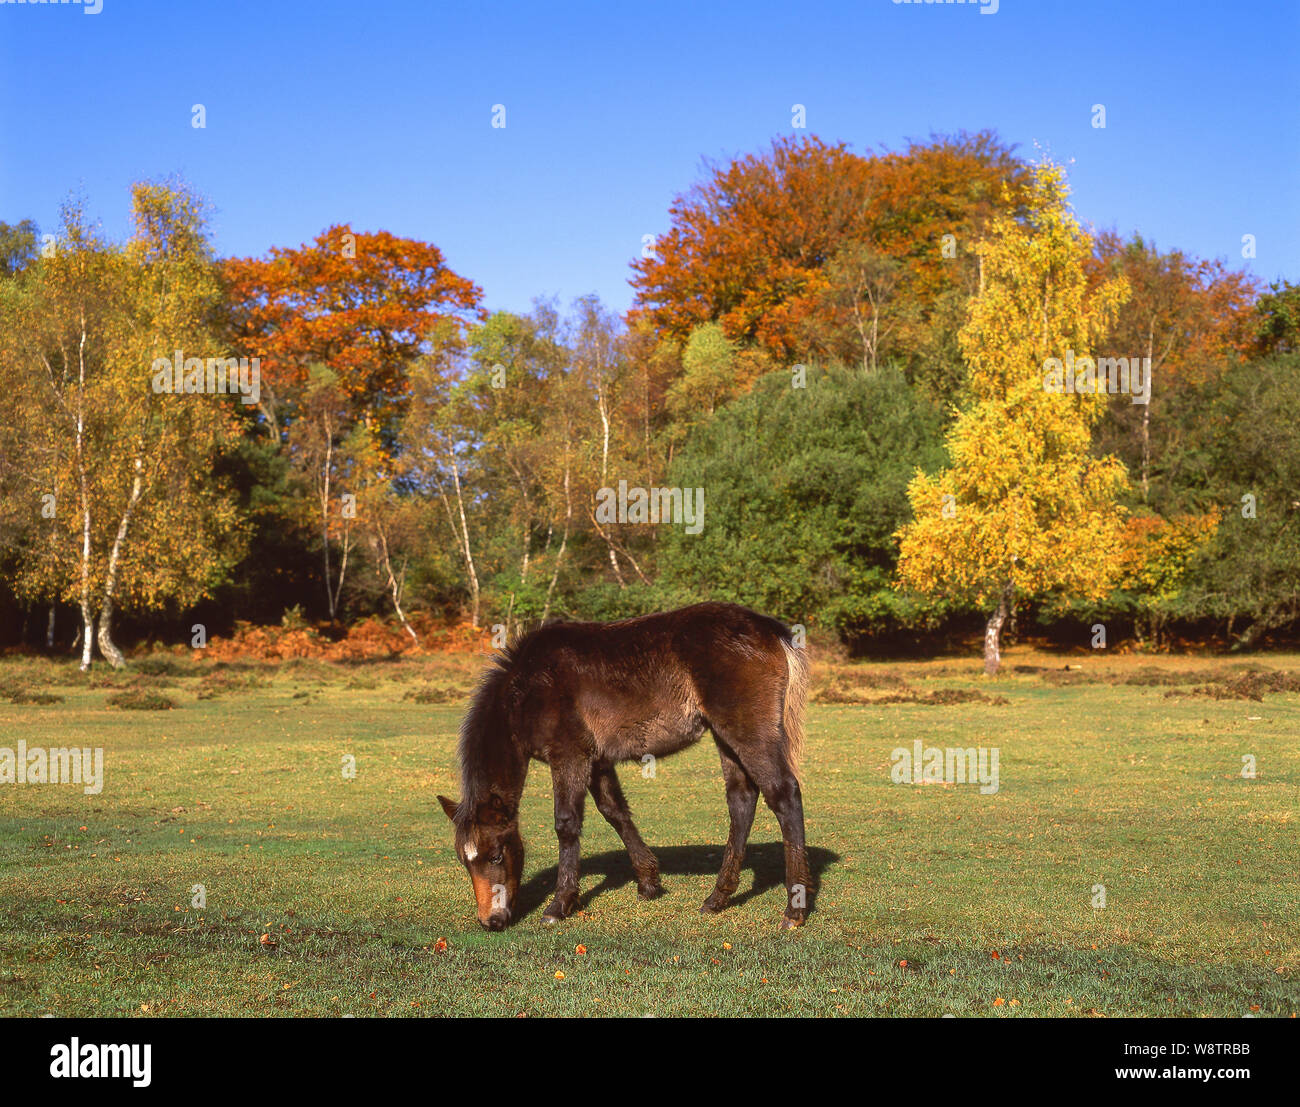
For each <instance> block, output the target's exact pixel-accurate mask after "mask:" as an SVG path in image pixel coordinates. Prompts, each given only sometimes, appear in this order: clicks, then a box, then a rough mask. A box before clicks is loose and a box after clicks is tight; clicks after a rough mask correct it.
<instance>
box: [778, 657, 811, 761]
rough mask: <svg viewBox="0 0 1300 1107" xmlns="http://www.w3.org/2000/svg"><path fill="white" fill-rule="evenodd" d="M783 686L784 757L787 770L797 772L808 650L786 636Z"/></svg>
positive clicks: (801, 750) (801, 741) (800, 747)
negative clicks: (787, 764) (784, 680)
mask: <svg viewBox="0 0 1300 1107" xmlns="http://www.w3.org/2000/svg"><path fill="white" fill-rule="evenodd" d="M781 648H782V649H783V650H785V667H786V674H787V679H786V685H785V707H784V716H783V721H784V723H785V741H786V747H785V756H786V760H787V761H788V762H789V764H790V770H791V771H792V772H793V773H794V774H795V776H798V775H799V759H800V757H802V756H803V712H804V707H805V706H806V705H807V703H808V673H809V665H808V650H807V647H805V648H803V649H799V648H798V647H796V646H794V645H793V644H792V643H791V642H790V641H788V640H787V639H785V638H782V639H781Z"/></svg>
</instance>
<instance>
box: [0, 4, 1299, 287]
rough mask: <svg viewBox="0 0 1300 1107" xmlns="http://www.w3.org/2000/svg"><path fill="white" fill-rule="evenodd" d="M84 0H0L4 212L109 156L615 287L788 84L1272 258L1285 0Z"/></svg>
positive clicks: (842, 109)
mask: <svg viewBox="0 0 1300 1107" xmlns="http://www.w3.org/2000/svg"><path fill="white" fill-rule="evenodd" d="M102 3H103V10H102V12H100V13H99V14H97V15H88V14H86V12H84V11H82V10H80V9H79V8H77V7H74V6H71V5H67V6H51V7H41V6H31V5H13V4H4V3H0V219H2V220H5V221H8V222H15V221H17V220H19V219H22V218H25V217H31V218H34V219H35V220H36V221H37V222H38V223H39V224H41V226H42V228H43V229H51V230H52V229H53V227H54V224H55V221H56V218H57V212H58V207H59V204H60V202H61V201H62V200H63V199H64V198H65V197H66V196H67V195H68V193H69V192H70V191H72V190H79V191H81V192H82V193H83V194H84V195H85V197H86V198H87V200H88V203H89V206H90V209H91V211H93V212H94V213H96V214H97V215H99V216H100V217H101V219H102V220H103V224H104V227H105V229H106V230H107V231H108V232H109V233H110V234H112V235H115V236H121V235H124V234H125V232H126V228H127V219H126V205H127V189H128V186H129V184H130V182H131V181H133V180H137V179H141V178H157V177H163V176H168V175H172V174H180V175H182V176H183V177H184V178H185V179H186V180H187V181H189V183H190V184H191V185H193V186H194V187H195V188H196V189H197V190H198V191H199V192H201V193H203V194H204V195H205V196H206V197H207V198H208V199H209V200H210V202H211V203H212V205H213V206H214V208H215V218H214V230H215V242H216V246H217V249H218V251H219V252H220V253H222V254H239V255H247V254H262V253H264V252H265V251H266V250H267V249H268V248H269V247H270V246H272V245H297V244H299V243H301V242H305V241H309V240H310V239H311V238H312V237H314V235H316V234H317V233H318V232H319V231H321V230H322V229H323V228H325V227H326V226H328V225H330V224H332V223H337V222H351V223H352V225H353V226H354V228H356V229H364V230H376V229H381V228H382V229H386V230H389V231H392V232H394V233H396V234H400V235H407V236H411V237H416V238H422V239H426V240H428V241H431V242H434V243H436V244H437V245H438V246H439V247H440V248H442V250H443V251H444V253H445V254H446V256H447V259H448V262H449V264H450V265H451V266H452V267H453V268H454V269H456V270H457V271H458V272H460V273H462V274H463V275H465V276H468V277H470V278H472V279H473V280H475V281H477V282H478V283H479V284H480V285H482V286H483V288H484V291H485V293H486V301H487V304H488V306H489V307H492V308H509V309H516V310H521V309H526V308H527V307H528V305H529V303H530V301H531V299H532V298H533V297H534V296H536V295H538V294H547V295H550V294H555V295H558V296H560V297H561V299H563V300H566V301H567V300H568V299H570V298H572V297H574V296H577V295H580V294H582V293H585V292H589V291H596V292H598V293H600V294H601V296H602V297H604V299H605V301H606V302H607V303H608V304H609V305H610V306H611V307H613V308H616V309H618V310H623V309H625V308H626V307H627V306H628V304H629V303H630V300H631V291H630V289H629V287H628V285H627V278H628V275H629V270H628V262H629V260H630V259H631V258H632V257H634V256H635V255H636V254H637V253H638V252H639V250H640V248H641V240H642V235H645V234H655V233H659V232H662V231H663V230H665V229H666V227H667V211H668V206H669V204H670V202H671V201H672V198H673V196H674V195H675V194H676V193H678V192H680V191H683V190H684V189H686V188H687V187H688V186H689V185H690V184H691V183H692V182H693V181H694V180H696V179H697V178H698V177H699V175H700V170H701V162H702V159H703V158H706V157H707V158H711V159H719V158H726V157H730V156H733V155H737V154H743V153H747V152H750V151H753V150H757V149H759V148H761V147H764V146H765V145H766V144H767V143H769V142H770V141H771V139H772V138H773V137H774V136H776V135H779V134H783V133H789V132H790V131H791V106H792V105H793V104H796V103H800V104H803V105H805V107H806V111H807V122H808V131H809V132H811V133H814V134H817V135H819V136H820V137H822V138H824V139H828V140H837V141H840V140H842V141H846V142H848V143H849V144H850V145H851V146H852V147H853V148H854V149H857V150H865V149H869V148H876V147H898V146H900V145H901V144H903V143H904V142H905V140H906V139H907V138H909V137H915V138H925V137H926V136H928V135H929V134H930V133H931V132H952V131H956V130H960V129H963V128H964V129H966V130H969V131H976V130H979V129H981V128H984V127H991V128H994V129H996V130H997V131H998V132H999V134H1000V135H1001V136H1002V138H1003V139H1004V140H1005V141H1007V142H1012V143H1018V144H1019V145H1020V151H1021V152H1022V153H1026V154H1030V155H1032V154H1033V153H1034V151H1035V147H1036V146H1037V147H1040V148H1042V149H1044V150H1046V151H1048V152H1050V153H1051V154H1052V156H1054V157H1055V158H1056V159H1058V160H1062V161H1065V162H1067V164H1069V169H1070V177H1071V182H1072V185H1073V188H1074V202H1075V206H1076V210H1077V211H1078V213H1079V215H1080V217H1081V218H1082V219H1083V220H1084V221H1085V222H1087V223H1092V224H1094V225H1096V226H1098V227H1112V226H1113V227H1115V228H1116V229H1118V230H1119V231H1121V232H1122V233H1126V234H1127V233H1128V232H1130V231H1133V230H1135V229H1140V230H1141V231H1142V232H1143V233H1144V234H1145V235H1146V236H1148V237H1150V238H1154V239H1155V241H1156V242H1157V244H1158V245H1160V246H1161V247H1171V246H1178V247H1181V248H1183V249H1185V250H1188V251H1190V252H1192V253H1195V254H1197V255H1200V256H1206V257H1223V258H1225V259H1226V260H1227V261H1228V263H1229V264H1230V265H1232V266H1234V267H1236V266H1245V267H1247V268H1249V269H1250V270H1251V271H1252V272H1254V273H1256V274H1258V275H1259V276H1261V277H1262V278H1264V279H1265V280H1273V279H1276V278H1277V277H1279V276H1285V277H1287V278H1289V279H1291V280H1293V281H1294V280H1300V133H1298V132H1300V127H1298V126H1297V120H1298V119H1300V4H1297V3H1294V2H1292V0H1277V2H1272V0H1234V2H1232V3H1196V4H1192V3H1187V2H1180V3H1175V2H1172V0H1170V2H1164V0H1155V2H1148V3H1140V2H1134V0H1115V2H1111V0H1104V2H1081V3H1069V2H1066V0H1000V3H999V4H998V9H999V10H998V11H997V12H996V14H991V15H985V14H982V13H981V11H980V8H979V7H978V6H977V5H975V4H969V5H960V4H951V5H945V6H929V5H920V4H912V5H904V4H895V3H893V2H892V0H852V2H840V3H806V2H796V3H792V2H790V0H784V2H781V3H765V2H754V0H748V2H745V3H709V2H707V0H696V2H693V3H690V2H688V3H677V2H674V0H667V2H665V0H657V2H655V3H643V4H635V5H634V4H631V3H626V4H625V3H619V2H617V0H605V2H602V3H566V4H548V3H530V4H515V3H510V2H503V0H497V2H495V3H491V4H486V3H484V4H478V3H463V2H462V3H457V4H455V5H452V4H445V5H444V4H439V3H430V2H427V0H426V2H413V0H412V2H407V0H393V2H387V3H385V2H383V0H372V2H370V3H366V2H354V3H337V2H334V0H315V2H296V0H234V2H225V3H197V2H177V0H102ZM196 103H202V104H203V105H204V106H205V108H206V112H207V127H206V129H204V130H196V129H194V128H193V127H192V126H191V106H192V105H193V104H196ZM1097 103H1101V104H1104V105H1105V107H1106V116H1107V117H1106V124H1107V125H1106V128H1105V129H1104V130H1099V129H1095V128H1094V127H1093V126H1092V105H1094V104H1097ZM495 104H504V105H505V107H506V127H505V128H504V129H494V128H492V126H491V118H492V108H493V105H495ZM1244 234H1253V235H1255V237H1256V242H1257V246H1256V249H1257V257H1256V258H1255V259H1254V260H1253V261H1244V260H1243V259H1242V258H1241V238H1242V235H1244Z"/></svg>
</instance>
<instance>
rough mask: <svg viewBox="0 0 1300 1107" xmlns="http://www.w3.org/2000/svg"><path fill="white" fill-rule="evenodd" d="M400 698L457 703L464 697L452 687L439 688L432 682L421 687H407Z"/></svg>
mask: <svg viewBox="0 0 1300 1107" xmlns="http://www.w3.org/2000/svg"><path fill="white" fill-rule="evenodd" d="M402 699H403V700H404V701H405V700H410V701H411V702H412V703H458V702H459V701H460V700H462V699H464V693H463V692H457V691H456V690H455V689H453V688H440V687H438V686H436V685H433V684H426V685H424V686H423V687H421V688H408V689H407V691H406V694H405V695H404V696H402Z"/></svg>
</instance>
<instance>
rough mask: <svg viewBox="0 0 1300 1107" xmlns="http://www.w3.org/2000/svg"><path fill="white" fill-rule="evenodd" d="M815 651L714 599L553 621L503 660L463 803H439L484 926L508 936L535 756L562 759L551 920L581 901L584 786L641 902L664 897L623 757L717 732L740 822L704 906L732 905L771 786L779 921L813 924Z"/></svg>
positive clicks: (465, 757) (475, 732) (477, 710)
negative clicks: (808, 753)
mask: <svg viewBox="0 0 1300 1107" xmlns="http://www.w3.org/2000/svg"><path fill="white" fill-rule="evenodd" d="M808 676H809V665H808V658H807V651H806V650H805V649H804V648H802V647H798V646H796V645H795V644H794V640H793V636H792V635H791V632H790V630H789V629H788V628H787V627H786V626H785V625H784V624H782V623H780V622H778V621H777V620H776V619H772V618H769V617H768V616H766V615H760V614H758V613H757V612H754V611H751V610H749V609H748V608H745V607H741V606H739V605H736V604H727V603H702V604H695V605H693V606H691V607H683V608H679V609H678V610H676V611H668V612H663V613H660V614H656V615H643V616H640V617H638V618H634V619H624V620H621V621H618V622H613V623H563V622H561V623H549V624H546V625H544V626H542V627H541V628H540V629H538V630H535V631H533V632H532V633H531V634H528V635H526V636H524V637H522V638H520V639H518V640H517V641H515V642H514V643H512V644H511V645H509V646H508V647H507V648H506V649H505V650H504V651H502V652H500V653H499V654H497V655H496V656H495V657H494V658H493V661H492V663H491V664H490V665H489V667H488V669H487V671H486V672H485V674H484V676H483V678H482V679H481V681H480V683H479V685H478V688H477V690H476V692H475V693H474V697H473V700H472V701H471V704H470V708H469V711H468V712H467V713H466V715H465V719H464V721H463V723H462V725H461V730H460V744H459V760H460V774H461V796H460V799H459V800H453V799H449V798H448V797H446V796H441V795H440V796H439V797H438V802H439V803H440V804H441V805H442V809H443V811H444V812H445V813H446V815H447V817H448V818H449V819H450V820H451V822H452V824H453V826H454V828H455V850H456V855H457V857H458V859H459V860H460V861H461V863H462V864H463V865H464V866H465V868H466V869H467V870H468V872H469V876H470V881H471V883H472V885H473V891H474V901H475V908H476V913H477V916H478V921H479V922H480V923H481V924H482V925H483V926H484V927H486V928H487V929H488V930H502V929H504V928H505V927H506V926H507V925H508V924H509V923H510V921H511V919H512V918H513V917H514V913H515V906H516V899H517V897H518V893H519V882H520V876H521V874H522V872H523V862H524V843H523V839H522V837H521V836H520V833H519V800H520V796H521V795H522V793H523V788H524V779H525V777H526V776H527V773H528V765H529V762H530V760H531V759H537V760H539V761H542V762H544V763H546V764H547V765H549V766H550V769H551V781H552V785H553V791H554V798H555V834H556V837H557V838H558V839H559V870H558V878H557V881H556V888H555V897H554V899H553V900H552V901H551V903H550V905H549V906H548V907H547V908H546V910H545V911H544V913H543V915H542V919H543V921H544V922H546V923H556V922H559V921H560V920H562V919H565V918H568V917H569V916H570V915H571V914H572V913H573V911H574V910H575V908H576V907H577V905H578V860H579V838H580V836H581V833H582V818H583V807H584V802H585V798H586V795H587V793H590V794H591V798H592V799H593V800H594V801H595V804H596V809H597V810H598V811H599V812H600V813H601V815H603V816H604V817H605V819H606V820H608V822H609V823H610V825H611V826H612V827H613V828H614V829H615V831H617V832H618V835H619V837H620V838H621V839H622V841H623V845H624V846H625V847H626V849H627V853H628V857H629V859H630V860H631V862H632V868H633V870H634V871H635V873H636V879H637V892H638V894H639V895H640V896H642V897H643V898H645V899H654V898H656V897H658V896H660V895H662V894H663V891H664V889H663V885H662V883H661V882H660V879H659V864H658V862H657V861H656V859H655V856H654V854H653V853H651V851H650V850H649V848H648V847H647V846H646V844H645V842H643V841H642V840H641V835H640V834H639V833H638V832H637V829H636V825H635V824H634V823H633V821H632V814H631V812H630V811H629V810H628V806H627V801H626V799H624V797H623V790H622V788H620V786H619V782H618V776H617V774H616V772H615V769H614V766H615V765H616V764H617V763H618V762H620V761H636V762H643V761H645V760H647V759H648V757H653V758H660V757H667V756H669V755H670V754H674V753H677V752H679V751H680V750H683V749H685V748H686V747H687V746H690V745H692V744H694V743H695V742H698V741H699V740H700V738H701V737H702V736H703V734H704V732H705V731H706V730H707V731H709V732H710V733H711V734H712V736H713V740H714V742H715V743H716V744H717V747H718V756H719V757H720V759H721V761H722V777H723V781H724V783H725V785H726V796H727V810H728V813H729V814H730V819H731V829H730V833H729V835H728V837H727V845H726V848H725V850H724V852H723V858H722V868H721V870H720V871H719V873H718V879H717V883H716V885H715V887H714V889H713V891H712V893H711V894H710V895H709V897H708V898H707V899H706V900H705V901H704V905H703V907H702V908H701V911H703V912H704V913H706V914H713V913H716V912H719V911H722V910H724V909H725V908H726V906H727V903H728V901H729V900H730V897H731V896H732V894H733V893H734V892H735V890H736V886H737V885H738V884H739V882H740V867H741V864H742V863H743V861H744V857H745V845H746V842H747V841H748V838H749V832H750V827H751V826H752V825H753V821H754V811H755V808H756V806H757V803H758V797H759V795H760V794H761V795H762V797H763V799H764V801H765V802H766V803H767V805H768V806H769V807H770V808H771V809H772V811H773V812H774V813H775V815H776V818H777V821H778V823H779V824H780V827H781V837H782V840H783V843H784V846H785V877H786V892H787V902H786V907H785V913H784V915H783V917H782V922H781V926H782V928H783V929H790V928H794V927H797V926H800V925H802V924H803V922H804V920H805V918H806V916H807V913H808V911H809V909H810V907H809V904H810V896H811V891H812V890H811V887H810V885H811V877H810V874H809V865H808V857H807V849H806V846H805V842H804V820H803V793H802V791H801V789H800V785H799V776H798V767H799V755H800V752H801V750H802V747H803V739H804V729H803V713H804V706H805V703H806V700H807V694H808Z"/></svg>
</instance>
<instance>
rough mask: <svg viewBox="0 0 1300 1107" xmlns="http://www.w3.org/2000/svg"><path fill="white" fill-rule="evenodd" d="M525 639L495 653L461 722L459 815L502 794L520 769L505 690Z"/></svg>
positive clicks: (465, 814) (467, 813) (463, 815)
mask: <svg viewBox="0 0 1300 1107" xmlns="http://www.w3.org/2000/svg"><path fill="white" fill-rule="evenodd" d="M522 641H523V640H522V639H520V640H519V641H516V642H512V643H511V644H510V645H508V646H507V647H506V648H505V649H504V650H501V651H500V652H498V653H495V654H493V655H492V659H491V661H490V662H489V664H488V668H487V669H486V670H485V671H484V673H483V675H482V677H480V678H479V682H478V687H477V688H476V689H475V690H474V695H473V698H472V699H471V700H470V707H469V710H468V711H467V712H466V713H465V718H464V721H463V722H462V723H461V724H460V743H459V745H458V747H457V759H458V760H459V762H460V788H461V797H460V815H459V817H460V818H467V817H468V816H469V815H470V813H471V812H473V810H474V809H475V807H476V806H477V805H478V804H479V802H480V801H482V800H485V799H487V798H488V797H489V796H490V795H491V794H492V793H493V792H494V791H495V792H497V793H498V794H501V792H502V789H503V787H507V786H508V785H509V782H510V780H511V779H512V778H513V776H514V775H515V773H516V772H517V767H518V764H519V761H520V754H519V751H518V750H517V749H516V748H515V744H514V739H513V736H512V735H511V733H510V710H509V707H510V705H509V704H508V703H507V702H506V692H507V685H508V684H509V680H510V677H511V675H512V673H513V671H514V662H515V657H516V655H517V653H518V648H519V645H520V644H521V642H522Z"/></svg>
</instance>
